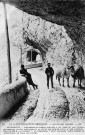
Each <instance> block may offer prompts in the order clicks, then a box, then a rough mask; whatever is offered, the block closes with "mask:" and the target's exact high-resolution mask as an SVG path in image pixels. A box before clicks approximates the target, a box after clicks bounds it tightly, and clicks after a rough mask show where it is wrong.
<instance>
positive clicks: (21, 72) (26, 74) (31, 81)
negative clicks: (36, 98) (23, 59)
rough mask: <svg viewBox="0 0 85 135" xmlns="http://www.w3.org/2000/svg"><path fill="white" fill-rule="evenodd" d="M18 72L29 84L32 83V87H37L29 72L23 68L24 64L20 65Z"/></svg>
mask: <svg viewBox="0 0 85 135" xmlns="http://www.w3.org/2000/svg"><path fill="white" fill-rule="evenodd" d="M20 74H21V75H22V76H24V77H25V78H26V80H27V82H28V83H29V85H32V86H33V88H34V89H37V88H38V86H37V85H36V84H34V82H33V80H32V77H31V74H30V73H28V72H27V70H26V69H25V68H24V65H21V69H20Z"/></svg>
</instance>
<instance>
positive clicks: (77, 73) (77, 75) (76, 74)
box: [70, 65, 84, 87]
mask: <svg viewBox="0 0 85 135" xmlns="http://www.w3.org/2000/svg"><path fill="white" fill-rule="evenodd" d="M70 68H71V76H72V78H73V87H75V82H76V80H77V79H78V86H79V87H82V86H81V82H82V79H84V69H83V67H82V66H80V65H79V66H78V67H77V68H76V69H75V67H74V66H71V67H70Z"/></svg>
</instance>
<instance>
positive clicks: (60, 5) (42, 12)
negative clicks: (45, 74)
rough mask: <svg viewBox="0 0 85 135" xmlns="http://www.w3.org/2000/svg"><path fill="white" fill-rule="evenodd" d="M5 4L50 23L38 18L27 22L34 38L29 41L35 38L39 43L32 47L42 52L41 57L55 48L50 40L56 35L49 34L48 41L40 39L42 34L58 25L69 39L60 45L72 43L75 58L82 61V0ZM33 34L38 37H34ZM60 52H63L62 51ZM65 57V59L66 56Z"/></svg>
mask: <svg viewBox="0 0 85 135" xmlns="http://www.w3.org/2000/svg"><path fill="white" fill-rule="evenodd" d="M5 2H6V3H9V4H12V5H14V6H16V7H17V8H19V9H21V10H23V11H24V12H26V13H28V14H31V15H35V16H39V17H40V18H42V19H44V20H46V21H49V22H51V23H49V22H46V21H43V20H42V19H39V17H35V19H34V20H36V21H34V20H33V19H32V21H30V19H29V20H28V24H29V25H28V28H29V32H30V29H31V33H30V34H32V32H33V35H32V36H34V39H33V37H31V39H33V40H34V41H35V38H36V39H37V42H39V45H38V44H35V43H34V44H33V46H35V45H36V47H37V48H38V49H40V50H41V51H42V56H45V52H47V51H51V52H52V50H51V49H52V48H55V47H53V46H55V45H53V44H54V43H53V42H52V41H50V40H52V36H53V37H55V35H53V33H56V32H53V33H52V34H51V33H50V36H51V37H49V38H50V40H48V37H46V36H44V38H42V37H43V33H47V30H45V29H49V28H50V27H52V28H53V27H54V26H55V24H58V25H61V26H64V28H65V30H66V33H67V34H68V35H67V37H68V36H69V37H70V38H71V41H70V43H69V41H67V40H66V38H65V40H64V38H63V40H64V42H63V40H61V44H62V43H63V44H66V46H68V44H70V45H72V43H73V49H75V50H76V52H75V53H76V57H78V56H79V57H80V56H81V60H82V61H83V59H84V54H85V47H84V44H85V2H84V1H83V0H72V1H68V0H65V1H64V0H61V1H59V0H49V1H48V0H32V1H31V0H28V1H27V0H24V1H21V0H15V1H11V0H7V1H5ZM31 18H32V17H31ZM31 22H32V24H33V23H34V27H36V29H37V28H38V29H37V33H35V32H36V29H35V30H34V27H33V26H32V25H31ZM43 23H44V24H43ZM53 23H55V24H53ZM39 24H40V25H39ZM49 24H50V26H48V28H47V25H49ZM37 25H38V27H37ZM43 25H45V29H43ZM56 26H57V25H56ZM32 27H33V28H32ZM40 27H42V28H40ZM59 27H60V26H59ZM28 28H27V29H28ZM53 29H54V28H53ZM33 30H34V31H33ZM51 30H52V29H51ZM42 31H43V32H42ZM52 31H53V30H52ZM29 32H28V35H30V34H29ZM35 34H36V35H38V36H35ZM47 34H48V33H47ZM48 35H49V34H48ZM62 35H63V34H61V35H60V37H58V39H59V38H61V39H62ZM43 41H44V42H43ZM54 42H55V41H54ZM65 42H66V43H65ZM32 43H33V42H32ZM42 43H43V44H42ZM56 44H57V43H56ZM49 46H50V49H49ZM69 49H71V47H69ZM69 49H68V50H69ZM55 50H56V49H55ZM59 51H61V50H59ZM62 52H64V50H62ZM68 52H69V51H68ZM43 53H44V54H43ZM53 53H54V52H53ZM52 57H53V56H52ZM56 57H57V56H56ZM59 57H63V56H61V55H59ZM65 57H66V58H67V56H65ZM43 59H44V58H43ZM60 59H61V58H60ZM81 60H78V61H79V63H81V62H80V61H81ZM60 61H61V63H62V62H63V61H64V60H60Z"/></svg>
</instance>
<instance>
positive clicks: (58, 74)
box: [56, 66, 71, 87]
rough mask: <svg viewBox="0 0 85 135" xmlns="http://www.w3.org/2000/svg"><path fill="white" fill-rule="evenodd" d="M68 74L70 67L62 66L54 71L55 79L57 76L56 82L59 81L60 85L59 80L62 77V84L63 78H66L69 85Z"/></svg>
mask: <svg viewBox="0 0 85 135" xmlns="http://www.w3.org/2000/svg"><path fill="white" fill-rule="evenodd" d="M70 74H71V71H70V67H69V66H68V67H64V68H63V69H62V70H58V71H57V72H56V79H57V78H58V82H59V85H60V86H61V82H60V79H61V78H62V86H63V87H64V78H66V79H67V86H68V87H70V86H69V78H70Z"/></svg>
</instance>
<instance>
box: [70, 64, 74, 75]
mask: <svg viewBox="0 0 85 135" xmlns="http://www.w3.org/2000/svg"><path fill="white" fill-rule="evenodd" d="M70 72H71V75H74V74H75V68H74V66H70Z"/></svg>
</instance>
